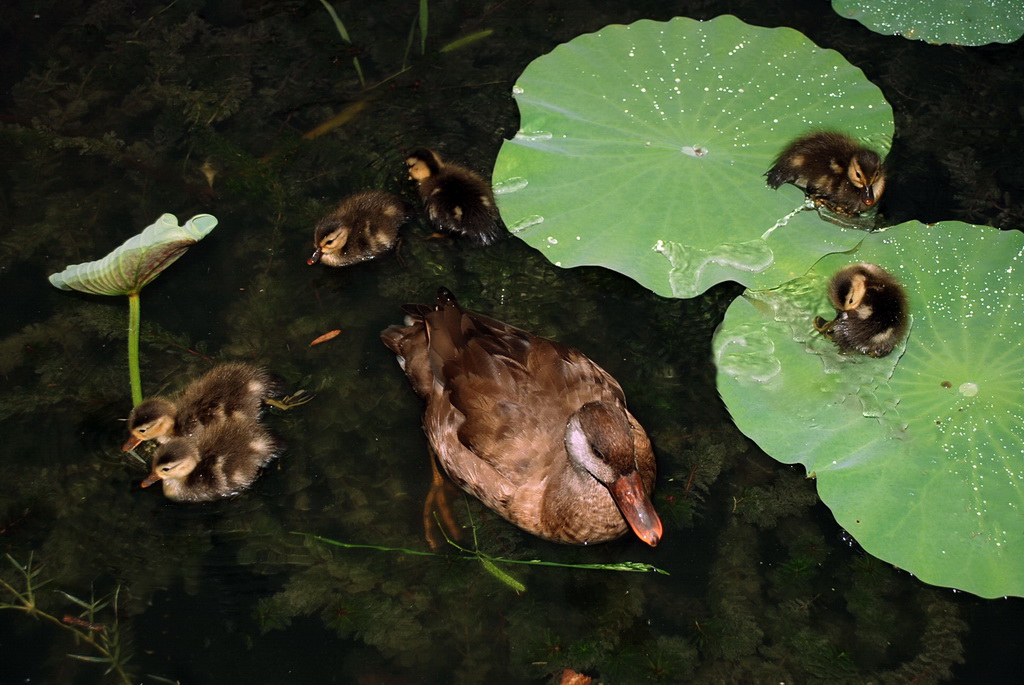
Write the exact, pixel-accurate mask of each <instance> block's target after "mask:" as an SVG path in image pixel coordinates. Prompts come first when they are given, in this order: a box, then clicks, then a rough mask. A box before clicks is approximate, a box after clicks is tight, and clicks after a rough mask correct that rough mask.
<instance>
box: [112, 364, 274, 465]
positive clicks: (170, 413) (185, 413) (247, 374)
mask: <svg viewBox="0 0 1024 685" xmlns="http://www.w3.org/2000/svg"><path fill="white" fill-rule="evenodd" d="M278 391H279V384H278V381H277V380H276V379H275V378H273V377H272V376H271V374H270V373H269V372H267V371H266V369H262V368H260V367H258V366H253V365H252V364H243V363H229V364H221V365H219V366H215V367H214V368H213V369H211V370H210V371H209V372H207V373H206V374H204V375H203V376H201V377H200V378H198V379H197V380H195V381H192V382H191V383H190V384H189V385H188V386H186V387H185V389H184V390H183V391H182V392H181V394H180V395H178V396H177V397H175V398H174V399H165V398H163V397H152V398H150V399H147V400H144V401H142V402H141V403H139V405H138V406H136V407H135V408H134V409H132V412H131V414H130V415H129V416H128V431H129V432H130V433H131V435H130V436H129V437H128V440H127V442H125V443H124V446H123V448H122V449H124V450H130V449H133V448H135V447H137V446H138V444H139V443H140V442H142V441H143V440H156V441H157V442H158V443H161V444H163V443H165V442H167V441H168V440H170V439H172V438H178V437H190V436H192V435H193V434H194V433H195V432H196V431H197V430H199V429H200V428H202V427H203V426H206V425H209V424H211V423H213V422H215V421H220V420H223V419H226V418H232V417H242V418H248V419H252V420H255V419H257V418H259V415H260V412H261V411H262V409H263V404H264V400H265V399H266V398H270V397H273V396H274V395H276V394H278Z"/></svg>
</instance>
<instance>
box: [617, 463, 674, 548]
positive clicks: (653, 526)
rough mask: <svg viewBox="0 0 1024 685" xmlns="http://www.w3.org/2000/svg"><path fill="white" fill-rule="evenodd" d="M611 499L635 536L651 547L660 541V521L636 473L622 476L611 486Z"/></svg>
mask: <svg viewBox="0 0 1024 685" xmlns="http://www.w3.org/2000/svg"><path fill="white" fill-rule="evenodd" d="M611 493H612V498H614V499H615V503H616V504H618V505H619V511H621V512H622V517H623V518H625V519H626V523H628V524H629V527H630V528H632V529H633V532H634V533H636V536H637V537H638V538H640V539H641V540H643V541H644V542H646V543H647V544H648V545H650V546H651V547H654V546H655V545H657V544H658V541H659V540H661V533H662V528H661V519H660V518H658V512H656V511H654V505H653V504H652V503H651V498H650V497H648V496H647V495H646V494H644V484H643V482H642V481H641V480H640V474H639V473H638V472H637V471H633V473H630V474H627V475H625V476H622V477H621V478H619V479H618V480H617V481H615V482H614V483H613V484H612V487H611Z"/></svg>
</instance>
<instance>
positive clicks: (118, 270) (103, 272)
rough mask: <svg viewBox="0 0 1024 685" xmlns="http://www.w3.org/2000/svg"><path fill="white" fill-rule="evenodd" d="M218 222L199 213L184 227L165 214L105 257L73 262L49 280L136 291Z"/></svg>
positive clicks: (107, 291)
mask: <svg viewBox="0 0 1024 685" xmlns="http://www.w3.org/2000/svg"><path fill="white" fill-rule="evenodd" d="M216 225H217V219H216V218H215V217H213V216H212V215H210V214H197V215H196V216H194V217H192V218H191V219H189V220H188V221H187V222H185V225H184V226H179V225H178V218H177V217H176V216H174V215H173V214H164V215H163V216H161V217H160V218H159V219H157V220H156V223H154V224H152V225H150V226H148V227H147V228H146V229H145V230H143V231H142V233H140V234H138V235H136V236H133V237H131V238H129V239H128V240H127V241H126V242H125V243H124V244H123V245H121V246H120V247H118V248H117V249H116V250H114V251H113V252H111V253H110V254H108V255H107V256H106V257H104V258H103V259H99V260H97V261H94V262H85V263H83V264H72V265H71V266H69V267H67V268H66V269H64V270H63V271H61V272H60V273H56V274H52V275H51V276H50V283H52V284H53V285H55V286H57V287H58V288H63V289H64V290H80V291H82V292H85V293H92V294H94V295H129V294H131V293H137V292H139V290H141V289H142V287H143V286H145V285H146V284H147V283H149V282H150V281H152V280H153V279H154V278H156V277H157V276H159V275H160V272H161V271H163V270H164V269H166V268H167V267H168V266H170V265H171V264H173V263H174V262H175V260H177V259H178V257H180V256H181V255H183V254H185V250H187V249H188V248H189V247H190V246H192V245H194V244H195V243H197V242H198V241H200V240H202V239H203V238H205V237H206V235H207V234H208V233H209V232H210V231H212V230H213V229H214V227H215V226H216Z"/></svg>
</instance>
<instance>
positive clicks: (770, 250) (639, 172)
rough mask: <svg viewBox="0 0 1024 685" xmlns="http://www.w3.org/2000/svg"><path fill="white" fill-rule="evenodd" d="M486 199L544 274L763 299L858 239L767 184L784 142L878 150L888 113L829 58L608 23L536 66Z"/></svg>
mask: <svg viewBox="0 0 1024 685" xmlns="http://www.w3.org/2000/svg"><path fill="white" fill-rule="evenodd" d="M513 93H514V95H515V98H516V101H517V102H518V104H519V109H520V115H521V119H522V123H521V130H520V131H519V132H518V133H517V134H516V136H515V137H514V138H512V139H511V140H508V141H506V142H505V144H504V145H503V146H502V148H501V151H500V153H499V154H498V159H497V162H496V164H495V168H494V174H493V178H494V182H495V192H496V196H497V200H498V204H499V205H500V208H501V213H502V216H503V217H504V219H505V222H506V223H507V224H508V226H509V227H510V229H511V230H512V231H513V232H514V233H515V234H516V235H518V236H519V237H521V238H522V239H523V240H525V241H526V242H527V243H529V244H530V245H532V246H534V247H536V248H537V249H539V250H540V251H541V252H543V253H544V255H545V256H547V258H548V259H549V260H551V261H552V262H553V263H555V264H557V265H559V266H564V267H570V266H578V265H583V264H591V265H594V264H596V265H601V266H605V267H607V268H610V269H614V270H615V271H619V272H621V273H624V274H626V275H628V276H630V277H632V278H634V279H636V280H637V281H639V282H640V283H641V284H643V285H644V286H646V287H647V288H650V289H651V290H653V291H654V292H656V293H658V294H661V295H666V296H675V297H692V296H694V295H697V294H699V293H701V292H703V291H704V290H706V289H707V288H709V287H711V286H712V285H715V284H716V283H720V282H722V281H726V280H734V281H738V282H740V283H743V284H744V285H747V286H749V287H757V288H769V287H774V286H776V285H778V284H779V283H782V282H785V281H787V280H789V279H790V278H793V277H795V276H796V275H799V274H803V273H806V271H807V269H809V268H810V267H811V265H813V264H814V262H815V261H816V260H817V259H818V258H819V257H820V256H821V255H823V254H828V253H830V252H837V251H846V250H849V249H851V248H852V247H854V246H855V245H856V244H857V243H858V242H859V241H860V239H861V238H862V237H863V233H862V232H860V231H856V230H851V229H844V228H840V227H838V226H834V225H832V224H829V223H826V222H823V221H822V220H821V219H820V218H818V216H817V215H816V214H815V213H813V212H805V211H794V210H796V209H798V208H800V207H802V205H803V199H804V198H803V193H802V192H801V191H799V190H798V189H796V188H794V187H792V186H784V187H783V188H780V189H779V190H778V191H773V190H771V189H770V188H768V187H767V186H766V185H765V178H764V174H765V172H766V171H767V170H768V168H769V167H770V166H771V165H772V162H773V161H774V159H775V157H776V156H777V155H778V153H779V152H780V151H781V150H782V148H784V147H785V145H786V144H787V143H788V142H789V141H790V140H791V139H793V138H795V137H797V136H799V135H801V134H804V133H806V132H807V131H809V130H812V129H816V128H830V129H836V130H840V131H844V132H846V133H848V134H850V135H852V136H855V137H858V138H859V139H861V140H862V141H864V142H865V143H866V144H868V145H869V146H871V147H873V148H875V149H876V150H878V151H880V152H881V153H883V154H884V153H885V152H886V151H887V150H888V148H889V144H890V141H891V136H892V129H893V120H892V110H891V108H890V107H889V104H888V103H887V102H886V101H885V98H883V97H882V93H881V91H879V90H878V88H876V87H875V86H874V85H872V84H871V83H870V82H869V81H867V80H866V79H865V78H864V74H863V73H862V72H861V71H860V70H859V69H857V68H855V67H853V66H852V65H850V64H849V63H848V62H847V61H846V60H844V59H843V57H842V56H841V55H839V53H837V52H834V51H832V50H822V49H821V48H819V47H817V46H816V45H814V43H812V42H811V41H810V40H808V39H807V38H806V37H805V36H804V35H803V34H801V33H799V32H797V31H794V30H792V29H788V28H776V29H765V28H759V27H754V26H750V25H748V24H744V23H743V22H741V21H740V20H739V19H737V18H736V17H732V16H722V17H718V18H716V19H713V20H711V21H706V22H703V21H696V20H693V19H686V18H675V19H672V20H671V21H668V22H654V21H648V20H644V21H638V22H636V23H634V24H631V25H629V26H619V25H615V26H608V27H605V28H604V29H602V30H601V31H599V32H597V33H592V34H587V35H583V36H579V37H577V38H575V39H573V40H572V41H570V42H568V43H565V44H563V45H560V46H558V47H557V48H555V49H554V50H553V51H552V52H551V53H550V54H548V55H545V56H543V57H540V58H538V59H537V60H534V61H533V62H532V63H531V64H530V65H529V66H528V67H527V68H526V70H525V71H524V72H523V74H522V75H521V76H520V78H519V80H518V82H517V83H516V85H515V87H514V89H513Z"/></svg>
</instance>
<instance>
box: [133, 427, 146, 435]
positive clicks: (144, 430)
mask: <svg viewBox="0 0 1024 685" xmlns="http://www.w3.org/2000/svg"><path fill="white" fill-rule="evenodd" d="M147 430H149V429H148V428H136V429H135V432H136V433H142V434H143V435H145V434H146V431H147Z"/></svg>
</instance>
